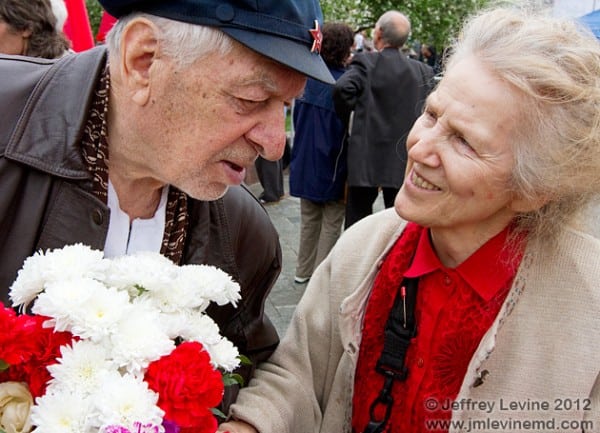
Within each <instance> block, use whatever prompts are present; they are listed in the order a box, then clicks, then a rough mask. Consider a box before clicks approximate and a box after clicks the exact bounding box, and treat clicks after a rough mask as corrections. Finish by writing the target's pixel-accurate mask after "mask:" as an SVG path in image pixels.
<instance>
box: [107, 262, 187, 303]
mask: <svg viewBox="0 0 600 433" xmlns="http://www.w3.org/2000/svg"><path fill="white" fill-rule="evenodd" d="M177 269H178V267H177V266H176V265H175V264H174V263H173V262H172V261H170V260H169V259H167V258H166V257H165V256H163V255H161V254H158V253H151V252H140V253H136V254H132V255H127V256H120V257H115V258H113V259H111V260H110V269H109V271H108V272H107V275H106V279H105V283H106V285H108V286H112V287H116V288H117V289H119V290H127V291H129V293H130V294H131V295H137V294H138V290H137V288H136V286H139V287H143V288H144V289H145V290H148V291H156V290H161V289H163V288H164V287H171V286H172V284H173V280H174V279H175V277H176V275H177Z"/></svg>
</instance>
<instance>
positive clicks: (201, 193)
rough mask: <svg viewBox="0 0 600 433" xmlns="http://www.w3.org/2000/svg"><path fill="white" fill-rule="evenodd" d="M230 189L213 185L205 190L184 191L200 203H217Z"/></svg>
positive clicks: (221, 185)
mask: <svg viewBox="0 0 600 433" xmlns="http://www.w3.org/2000/svg"><path fill="white" fill-rule="evenodd" d="M228 189H229V185H223V184H218V185H215V184H212V185H209V186H207V187H204V188H197V189H193V188H192V189H190V190H189V191H188V190H183V192H185V193H186V194H187V195H189V196H190V197H192V198H194V199H196V200H200V201H215V200H218V199H220V198H221V197H223V196H224V195H225V194H226V193H227V190H228Z"/></svg>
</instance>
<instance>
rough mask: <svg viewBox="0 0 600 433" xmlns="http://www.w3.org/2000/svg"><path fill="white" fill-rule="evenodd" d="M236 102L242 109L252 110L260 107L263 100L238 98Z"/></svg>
mask: <svg viewBox="0 0 600 433" xmlns="http://www.w3.org/2000/svg"><path fill="white" fill-rule="evenodd" d="M238 102H239V103H240V105H242V106H243V107H244V108H248V109H251V108H254V107H256V106H258V105H261V104H263V103H264V102H265V100H255V99H244V98H238Z"/></svg>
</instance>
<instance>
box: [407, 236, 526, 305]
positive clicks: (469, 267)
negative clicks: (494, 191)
mask: <svg viewBox="0 0 600 433" xmlns="http://www.w3.org/2000/svg"><path fill="white" fill-rule="evenodd" d="M508 234H509V228H508V227H507V228H505V229H504V230H503V231H501V232H500V233H498V234H497V235H496V236H494V237H493V238H492V239H490V240H489V241H487V242H486V243H485V244H484V245H483V246H481V247H480V248H479V249H478V250H477V251H475V252H474V253H473V254H471V256H469V258H468V259H467V260H465V261H464V262H462V263H461V264H460V265H458V266H457V267H456V268H454V269H453V270H451V269H450V268H447V267H445V266H444V265H443V264H442V263H441V262H440V259H438V257H437V255H436V253H435V251H434V250H433V247H432V245H431V241H430V238H429V229H426V230H423V231H422V232H421V236H420V238H419V243H418V244H417V249H416V251H415V256H414V259H413V262H412V264H411V265H410V267H409V268H408V270H407V271H406V273H405V274H404V275H405V276H406V277H411V278H414V277H420V276H422V275H425V274H429V273H431V272H434V271H437V270H440V271H442V272H452V271H454V272H456V273H458V275H460V277H461V278H463V279H464V280H465V281H466V282H467V284H469V286H471V288H472V289H473V290H475V292H477V294H479V296H481V298H483V299H484V300H485V301H489V300H490V299H492V297H493V296H494V295H495V294H496V293H498V291H499V290H500V289H502V288H503V287H506V284H507V282H508V281H509V280H510V279H511V278H513V277H514V275H515V271H516V269H515V266H516V265H515V264H518V263H519V262H520V260H513V259H514V254H515V251H514V249H513V250H511V249H510V248H505V245H506V241H507V237H508ZM521 250H522V248H521ZM521 252H522V251H517V253H518V254H519V255H520V254H521Z"/></svg>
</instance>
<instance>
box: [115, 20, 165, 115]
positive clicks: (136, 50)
mask: <svg viewBox="0 0 600 433" xmlns="http://www.w3.org/2000/svg"><path fill="white" fill-rule="evenodd" d="M158 31H159V30H158V28H157V27H156V25H155V24H154V23H153V22H151V21H149V20H147V19H145V18H136V19H134V20H132V21H131V22H130V23H128V24H127V26H125V28H124V29H123V36H122V43H121V55H120V59H119V60H120V65H119V66H120V68H119V70H120V73H121V81H122V83H123V85H124V86H125V87H126V88H127V89H128V91H129V93H130V95H131V97H132V99H133V101H134V102H135V103H137V104H139V105H140V106H143V105H145V104H146V103H148V101H149V100H150V91H151V86H150V84H151V80H150V73H151V67H152V65H153V63H154V62H155V61H156V59H157V58H158Z"/></svg>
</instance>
